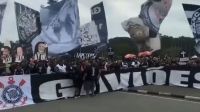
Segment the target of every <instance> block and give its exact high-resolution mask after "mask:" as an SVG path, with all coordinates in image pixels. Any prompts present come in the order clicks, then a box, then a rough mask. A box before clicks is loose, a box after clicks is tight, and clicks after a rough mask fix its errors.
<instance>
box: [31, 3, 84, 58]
mask: <svg viewBox="0 0 200 112" xmlns="http://www.w3.org/2000/svg"><path fill="white" fill-rule="evenodd" d="M40 22H41V25H42V26H41V33H40V35H39V36H37V37H36V38H35V39H34V40H33V41H32V47H33V50H34V48H35V45H36V44H37V43H38V42H45V43H47V44H48V52H49V54H50V55H58V54H65V53H67V52H69V51H71V50H73V49H75V48H77V47H78V46H80V43H79V41H78V40H79V38H80V32H79V28H80V20H79V11H78V0H61V1H55V0H49V2H48V6H46V7H41V10H40Z"/></svg>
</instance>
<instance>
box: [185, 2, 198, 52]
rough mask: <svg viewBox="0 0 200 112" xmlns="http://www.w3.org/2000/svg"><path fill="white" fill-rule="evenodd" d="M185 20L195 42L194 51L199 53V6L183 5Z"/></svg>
mask: <svg viewBox="0 0 200 112" xmlns="http://www.w3.org/2000/svg"><path fill="white" fill-rule="evenodd" d="M183 8H184V11H185V14H186V17H187V20H188V22H189V24H190V27H191V29H192V32H193V35H194V39H195V42H196V47H195V48H196V51H197V52H198V53H200V5H193V4H183Z"/></svg>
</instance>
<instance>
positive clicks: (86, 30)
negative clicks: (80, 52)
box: [80, 21, 100, 47]
mask: <svg viewBox="0 0 200 112" xmlns="http://www.w3.org/2000/svg"><path fill="white" fill-rule="evenodd" d="M80 34H81V38H80V43H81V47H86V46H90V45H95V44H97V43H100V38H99V34H98V29H97V26H96V24H95V23H94V21H92V22H90V23H87V24H85V25H83V26H81V28H80Z"/></svg>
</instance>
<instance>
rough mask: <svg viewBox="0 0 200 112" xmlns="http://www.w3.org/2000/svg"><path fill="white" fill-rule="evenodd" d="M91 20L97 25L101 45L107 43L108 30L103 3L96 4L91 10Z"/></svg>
mask: <svg viewBox="0 0 200 112" xmlns="http://www.w3.org/2000/svg"><path fill="white" fill-rule="evenodd" d="M91 19H92V21H94V22H95V23H96V25H97V28H98V33H99V36H100V40H101V43H107V40H108V30H107V23H106V15H105V10H104V5H103V2H101V3H99V4H96V5H94V6H93V7H92V8H91Z"/></svg>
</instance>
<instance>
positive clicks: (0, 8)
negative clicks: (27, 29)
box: [0, 0, 7, 35]
mask: <svg viewBox="0 0 200 112" xmlns="http://www.w3.org/2000/svg"><path fill="white" fill-rule="evenodd" d="M6 5H7V1H6V0H2V1H0V35H1V29H2V21H3V17H4V12H5V9H6Z"/></svg>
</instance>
